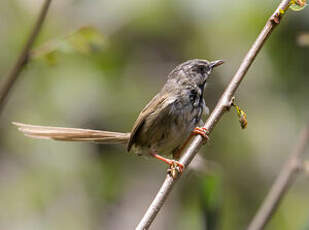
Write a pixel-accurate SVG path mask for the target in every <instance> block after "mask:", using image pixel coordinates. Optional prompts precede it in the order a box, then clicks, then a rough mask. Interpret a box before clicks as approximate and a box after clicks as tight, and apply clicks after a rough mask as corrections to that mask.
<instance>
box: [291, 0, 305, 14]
mask: <svg viewBox="0 0 309 230" xmlns="http://www.w3.org/2000/svg"><path fill="white" fill-rule="evenodd" d="M307 5H308V4H307V0H296V1H293V2H292V4H291V6H290V9H291V10H294V11H301V10H303V9H304V8H305V7H306V6H307Z"/></svg>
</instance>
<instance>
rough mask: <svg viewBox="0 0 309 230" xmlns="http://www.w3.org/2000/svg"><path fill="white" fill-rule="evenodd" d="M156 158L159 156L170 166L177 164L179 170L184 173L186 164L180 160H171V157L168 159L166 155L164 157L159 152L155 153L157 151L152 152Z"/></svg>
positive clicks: (159, 158)
mask: <svg viewBox="0 0 309 230" xmlns="http://www.w3.org/2000/svg"><path fill="white" fill-rule="evenodd" d="M151 155H152V156H153V157H154V158H157V159H158V160H161V161H163V162H165V163H167V164H168V165H169V166H170V167H174V166H175V165H176V166H177V167H178V170H179V172H180V173H182V171H183V169H184V167H185V166H184V165H183V164H181V163H180V162H178V161H175V160H170V159H167V158H165V157H162V156H160V155H159V154H155V153H152V154H151Z"/></svg>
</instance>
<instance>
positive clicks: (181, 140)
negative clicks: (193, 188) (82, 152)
mask: <svg viewBox="0 0 309 230" xmlns="http://www.w3.org/2000/svg"><path fill="white" fill-rule="evenodd" d="M223 63H224V62H223V61H222V60H217V61H212V62H209V61H207V60H201V59H194V60H189V61H186V62H184V63H182V64H180V65H178V66H177V67H176V68H175V69H174V70H173V71H172V72H171V73H170V74H169V75H168V79H167V82H166V83H165V85H164V86H163V88H162V89H161V91H160V92H159V93H158V94H157V95H156V96H154V97H153V99H152V100H151V101H150V102H149V103H148V104H147V105H146V106H145V108H144V109H143V110H142V111H141V113H140V114H139V116H138V118H137V120H136V121H135V123H134V125H133V128H132V130H131V132H130V133H120V132H109V131H99V130H90V129H76V128H61V127H49V126H35V125H28V124H23V123H18V122H13V124H14V125H16V126H17V127H18V129H19V130H20V131H21V132H23V133H24V134H25V135H26V136H29V137H33V138H40V139H54V140H61V141H90V142H98V143H102V144H127V150H128V151H131V150H132V151H133V152H135V153H136V154H137V155H146V156H147V155H149V156H153V157H155V158H157V159H159V160H162V161H164V162H166V163H167V164H169V165H170V166H171V167H175V166H176V167H177V170H178V171H179V172H182V170H183V168H184V166H183V165H182V164H181V163H180V162H178V161H177V160H176V159H178V158H179V157H180V155H179V154H180V152H181V150H182V147H183V146H184V145H185V143H186V140H188V139H189V136H190V135H192V134H199V135H202V136H203V137H204V138H206V139H208V136H207V133H208V131H207V130H206V129H205V128H201V126H202V125H203V121H202V115H203V114H205V115H207V114H208V112H209V109H208V108H207V106H206V103H205V100H204V90H205V87H206V85H207V81H208V77H209V75H210V73H211V72H212V70H213V68H214V67H217V66H219V65H221V64H223ZM159 154H160V155H159ZM162 155H172V156H173V160H171V159H168V158H165V157H163V156H162Z"/></svg>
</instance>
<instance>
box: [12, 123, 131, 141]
mask: <svg viewBox="0 0 309 230" xmlns="http://www.w3.org/2000/svg"><path fill="white" fill-rule="evenodd" d="M12 123H13V124H14V125H16V126H17V127H18V130H19V131H21V132H22V133H23V134H24V135H25V136H28V137H32V138H38V139H53V140H57V141H89V142H98V143H102V144H127V143H128V141H129V138H130V133H118V132H109V131H100V130H92V129H75V128H62V127H50V126H38V125H28V124H23V123H19V122H12Z"/></svg>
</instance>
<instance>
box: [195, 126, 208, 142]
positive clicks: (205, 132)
mask: <svg viewBox="0 0 309 230" xmlns="http://www.w3.org/2000/svg"><path fill="white" fill-rule="evenodd" d="M192 133H193V134H198V135H201V136H202V137H203V138H205V140H206V141H208V140H209V137H208V133H209V131H208V129H206V128H204V127H195V128H194V130H193V131H192Z"/></svg>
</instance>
